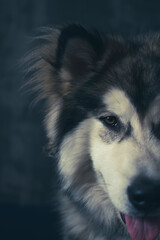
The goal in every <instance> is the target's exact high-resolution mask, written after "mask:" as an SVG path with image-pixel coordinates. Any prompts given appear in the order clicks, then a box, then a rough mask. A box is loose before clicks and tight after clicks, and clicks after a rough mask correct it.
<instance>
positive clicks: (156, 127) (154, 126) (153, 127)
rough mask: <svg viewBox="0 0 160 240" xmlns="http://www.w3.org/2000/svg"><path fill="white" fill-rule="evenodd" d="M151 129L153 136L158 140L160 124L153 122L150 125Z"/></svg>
mask: <svg viewBox="0 0 160 240" xmlns="http://www.w3.org/2000/svg"><path fill="white" fill-rule="evenodd" d="M151 131H152V133H153V134H154V135H155V137H156V138H157V139H158V140H160V124H154V123H152V125H151Z"/></svg>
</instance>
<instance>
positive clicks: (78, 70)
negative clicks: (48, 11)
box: [55, 25, 104, 92]
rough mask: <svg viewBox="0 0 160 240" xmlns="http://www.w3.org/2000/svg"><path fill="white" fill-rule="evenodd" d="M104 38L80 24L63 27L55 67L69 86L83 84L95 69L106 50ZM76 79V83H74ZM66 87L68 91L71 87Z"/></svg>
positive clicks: (64, 82)
mask: <svg viewBox="0 0 160 240" xmlns="http://www.w3.org/2000/svg"><path fill="white" fill-rule="evenodd" d="M103 45H104V44H103V40H102V38H101V36H100V35H99V34H98V33H91V32H88V31H87V30H86V29H85V28H83V27H82V26H80V25H70V26H68V27H66V28H64V29H62V31H61V34H60V36H59V40H58V49H57V55H56V62H55V68H56V69H57V70H58V71H59V74H60V79H61V80H62V82H63V84H64V85H65V86H66V87H67V88H68V87H71V85H72V84H74V85H75V86H74V87H76V86H77V85H78V84H82V81H85V78H86V76H88V75H89V74H91V73H92V72H93V71H95V69H96V66H97V62H98V61H99V60H100V59H101V58H102V55H103V52H104V46H103ZM75 81H76V84H75V83H74V82H75ZM67 88H66V89H65V91H66V92H68V91H69V89H67Z"/></svg>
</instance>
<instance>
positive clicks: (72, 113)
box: [56, 101, 87, 146]
mask: <svg viewBox="0 0 160 240" xmlns="http://www.w3.org/2000/svg"><path fill="white" fill-rule="evenodd" d="M85 118H87V112H86V111H84V110H83V109H80V108H79V107H78V106H75V103H73V102H71V101H66V102H65V101H64V105H63V107H62V110H61V112H60V116H59V119H58V121H57V130H58V137H57V142H56V145H57V146H59V145H60V143H61V142H62V140H63V138H64V137H65V136H66V134H67V133H68V132H71V131H72V130H73V129H74V128H75V127H76V126H77V125H78V124H79V123H80V122H82V121H83V120H84V119H85Z"/></svg>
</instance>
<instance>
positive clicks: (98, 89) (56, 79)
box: [31, 25, 160, 239]
mask: <svg viewBox="0 0 160 240" xmlns="http://www.w3.org/2000/svg"><path fill="white" fill-rule="evenodd" d="M55 35H56V38H55V37H54V39H56V41H55V40H54V41H55V43H54V44H53V43H52V37H51V35H50V37H48V38H47V41H48V42H47V43H45V47H43V48H42V49H41V51H38V54H39V55H38V54H37V51H36V53H35V55H34V57H35V56H36V57H37V60H36V63H34V64H37V65H36V66H38V67H35V68H34V69H36V71H37V69H38V75H36V74H35V73H34V74H33V79H35V80H36V81H37V78H40V80H39V79H38V81H39V83H40V84H39V85H38V86H39V87H38V88H39V90H40V91H41V92H42V97H47V100H48V105H49V113H48V115H47V117H46V126H47V131H48V136H49V138H50V140H51V141H52V140H53V137H55V135H56V138H55V139H56V140H55V141H56V143H57V146H58V148H59V151H60V156H61V157H62V158H65V159H66V158H67V161H71V163H70V164H69V163H65V164H64V161H65V160H63V161H61V163H60V171H61V173H62V174H63V175H66V176H67V177H66V181H68V182H69V184H70V181H71V179H72V175H73V174H74V173H75V169H76V168H77V167H78V166H79V165H80V164H79V163H77V160H73V158H74V159H75V158H78V157H77V155H76V154H77V152H78V154H79V155H78V156H80V155H82V156H83V157H84V158H85V157H86V156H85V154H84V151H85V152H87V155H88V156H89V157H90V159H91V161H92V167H93V168H92V171H94V174H95V176H96V181H97V182H98V183H99V184H100V185H101V186H102V188H103V190H104V191H105V192H106V193H107V194H108V195H109V198H110V200H111V202H112V203H113V205H114V206H115V208H116V209H117V210H118V211H119V212H121V213H122V214H124V215H125V216H126V222H127V226H128V230H129V232H130V234H131V236H132V237H133V239H142V238H141V237H142V236H140V237H139V238H136V237H135V235H134V234H135V233H134V231H133V229H132V227H130V224H131V221H133V222H132V223H133V224H134V223H135V224H137V225H138V227H137V229H141V228H142V227H141V225H142V222H143V224H145V226H146V227H147V228H148V229H149V227H148V225H149V222H150V221H151V219H150V218H148V216H152V217H151V218H153V219H154V222H155V223H154V226H155V227H153V229H152V230H153V231H152V234H151V233H150V232H151V231H150V230H148V232H149V234H151V235H152V237H153V235H154V234H155V235H157V229H158V228H159V227H158V226H159V217H158V216H159V215H160V36H159V35H153V36H151V35H149V36H146V37H144V38H138V39H136V40H132V41H131V40H124V39H123V38H121V37H117V38H113V37H112V36H104V35H99V34H97V33H95V32H92V33H89V32H88V31H86V30H85V29H84V28H82V27H81V26H77V25H76V26H75V25H73V26H69V27H66V28H64V29H62V30H60V31H57V32H56V34H55ZM34 57H33V59H34ZM31 69H32V66H31ZM37 76H38V77H37ZM57 99H58V100H57ZM55 100H56V103H58V104H57V105H54V102H55ZM53 105H54V107H53ZM56 129H58V130H56ZM81 130H82V132H83V133H84V135H83V134H82V133H80V131H81ZM71 138H74V142H72V144H71V145H72V146H70V148H72V149H70V150H68V151H67V152H66V153H67V154H68V155H69V156H66V155H65V157H64V154H63V152H62V149H63V150H64V148H65V146H64V145H65V139H71ZM86 139H87V140H86ZM68 141H69V140H68ZM66 142H67V140H66ZM62 143H63V148H62V147H60V146H61V144H62ZM74 144H75V145H76V147H74ZM84 145H85V146H84ZM74 151H75V152H74ZM66 153H65V154H66ZM71 155H73V157H72V156H71ZM69 159H72V160H69ZM64 165H65V167H64ZM65 168H66V169H65ZM82 174H83V173H82ZM82 178H83V176H82ZM68 179H69V180H68ZM129 216H133V218H132V219H131V217H129ZM141 217H142V218H143V219H144V220H143V221H142V220H140V219H141ZM145 219H147V220H145ZM152 223H153V221H151V224H150V225H153V224H152ZM158 231H159V230H158ZM136 234H137V233H136Z"/></svg>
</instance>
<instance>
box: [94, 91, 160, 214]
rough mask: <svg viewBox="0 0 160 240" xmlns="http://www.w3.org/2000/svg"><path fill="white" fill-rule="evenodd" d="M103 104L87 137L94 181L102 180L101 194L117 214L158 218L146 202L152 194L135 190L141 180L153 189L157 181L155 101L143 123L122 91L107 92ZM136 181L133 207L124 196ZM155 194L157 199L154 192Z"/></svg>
mask: <svg viewBox="0 0 160 240" xmlns="http://www.w3.org/2000/svg"><path fill="white" fill-rule="evenodd" d="M103 101H104V104H105V106H106V108H104V109H103V110H102V111H100V112H99V114H98V119H94V120H93V123H92V128H91V134H90V154H91V158H92V160H93V166H94V169H95V171H96V173H97V174H98V179H101V178H102V185H103V188H104V190H106V191H107V192H108V193H109V196H110V198H111V201H112V202H113V204H114V205H115V206H116V208H117V209H118V210H119V211H120V212H122V213H125V214H128V215H134V216H143V215H145V214H151V215H153V214H158V212H160V206H158V208H157V207H155V208H154V205H156V204H155V203H154V202H149V200H148V197H149V196H148V194H153V195H154V194H155V193H154V192H152V191H151V192H149V193H147V190H146V189H144V190H143V186H139V188H138V181H139V182H140V183H139V184H141V182H142V181H141V180H142V179H143V177H144V178H146V179H152V180H153V185H154V184H156V182H157V186H158V184H159V181H160V140H159V138H158V136H157V135H156V134H155V133H154V131H153V126H157V127H159V126H158V125H159V120H158V119H159V107H160V106H159V100H155V101H153V102H152V104H151V106H150V108H149V109H148V111H147V112H146V114H145V116H144V118H143V119H142V118H141V117H140V115H139V114H138V112H137V110H136V108H135V106H134V105H133V104H132V102H131V101H130V99H129V97H128V96H127V94H126V93H125V92H124V90H122V89H121V90H120V89H116V88H113V89H111V90H110V91H109V92H108V93H106V94H105V95H104V96H103ZM136 179H137V192H138V191H139V192H138V193H137V205H136V204H134V203H133V202H132V201H134V200H131V199H130V198H131V197H130V196H129V192H128V188H129V187H130V186H132V184H133V185H134V184H136V183H134V181H136ZM138 179H139V180H138ZM152 180H151V181H152ZM148 181H149V180H148ZM151 184H152V183H151ZM135 188H136V186H135ZM153 188H154V186H153ZM141 191H142V193H141ZM143 191H144V196H143ZM148 191H150V190H148ZM155 191H156V194H157V195H158V193H157V191H158V189H157V188H155ZM138 194H139V195H138ZM135 195H136V193H135ZM138 197H139V201H140V203H139V207H137V206H138ZM145 197H146V198H147V199H145ZM157 197H158V196H157ZM153 199H154V197H153ZM135 200H136V196H135ZM155 200H156V199H155ZM158 200H159V197H158ZM143 201H146V207H145V203H144V205H143ZM147 201H148V202H147ZM152 201H154V200H152ZM156 201H157V200H156ZM152 204H153V206H152Z"/></svg>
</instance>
